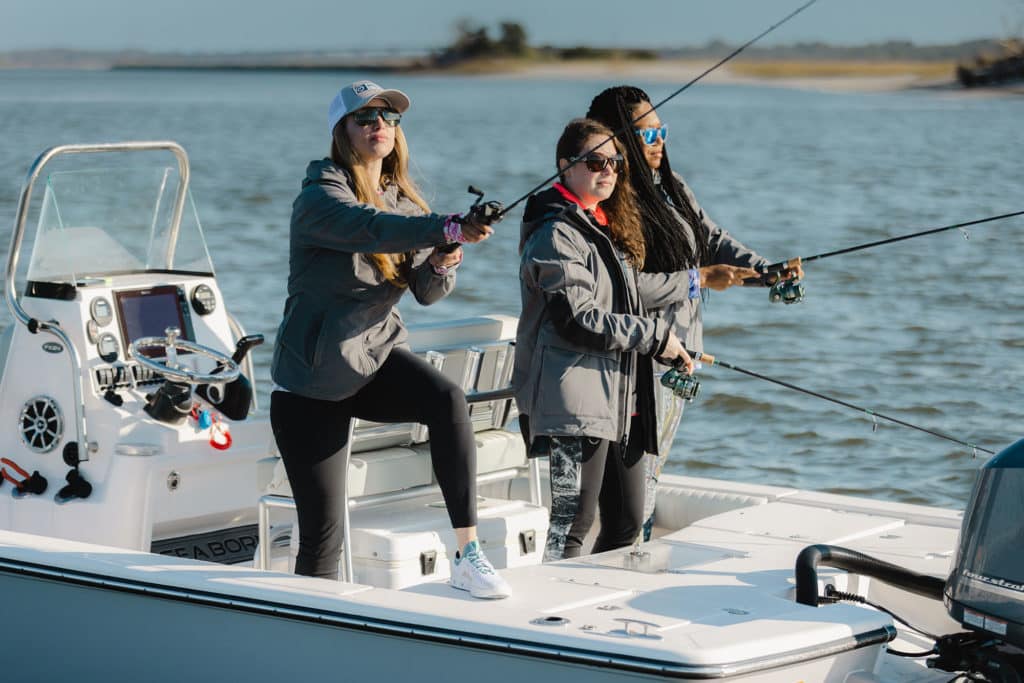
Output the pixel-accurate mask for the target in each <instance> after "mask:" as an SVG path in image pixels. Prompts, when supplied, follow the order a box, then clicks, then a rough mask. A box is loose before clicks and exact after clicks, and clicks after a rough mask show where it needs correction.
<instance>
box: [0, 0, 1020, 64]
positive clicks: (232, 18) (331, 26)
mask: <svg viewBox="0 0 1024 683" xmlns="http://www.w3.org/2000/svg"><path fill="white" fill-rule="evenodd" d="M803 2H805V0H642V2H623V1H622V0H511V1H508V0H506V1H503V2H488V1H487V0H377V1H376V2H373V1H372V0H363V1H357V0H301V1H300V2H295V1H293V2H284V1H282V0H274V1H272V2H271V1H270V0H164V1H163V2H156V1H154V0H0V52H6V51H10V50H22V49H36V48H55V47H57V48H73V49H90V50H119V49H145V50H150V51H160V52H167V51H181V52H197V51H198V52H234V51H275V50H304V49H312V50H345V49H348V50H359V49H368V48H376V49H384V50H392V49H405V50H419V49H427V48H435V47H439V46H442V45H445V44H447V43H448V42H450V41H451V39H452V36H453V35H454V28H453V27H454V25H455V22H456V21H458V20H459V19H460V18H467V19H470V20H472V21H473V22H475V23H477V24H480V25H485V26H488V27H490V29H491V33H492V35H495V34H496V33H497V26H498V23H499V22H501V21H516V22H519V23H520V24H522V25H523V26H524V27H525V28H526V32H527V36H528V38H529V41H530V43H532V44H535V45H539V44H552V45H559V46H568V45H578V44H586V45H601V46H630V47H650V48H665V47H684V46H696V45H703V44H704V43H706V42H708V41H709V40H712V39H722V40H725V41H727V42H730V43H740V42H743V41H745V40H748V39H750V38H752V37H753V36H755V35H757V34H758V33H760V32H761V31H762V30H764V29H766V28H768V27H769V26H771V25H772V24H774V23H775V22H776V21H778V20H779V19H781V18H782V17H784V16H785V15H786V14H788V13H789V12H790V11H792V10H794V9H796V8H797V7H799V6H800V5H801V4H803ZM1021 34H1024V0H817V3H816V4H814V5H812V6H811V7H810V8H808V9H807V10H806V11H804V12H803V13H801V14H800V15H799V16H797V17H796V18H794V19H793V20H792V21H790V22H789V23H787V24H786V25H785V26H783V27H782V28H780V29H778V30H777V31H776V32H774V33H773V34H772V35H771V36H770V37H769V38H767V39H766V40H764V41H763V42H762V44H764V45H777V44H790V43H795V42H807V41H821V42H826V43H831V44H835V45H857V44H863V43H868V42H879V41H885V40H911V41H913V42H914V43H917V44H920V45H932V44H941V43H954V42H960V41H964V40H971V39H975V38H992V37H995V38H1003V37H1007V36H1009V35H1018V36H1019V35H1021Z"/></svg>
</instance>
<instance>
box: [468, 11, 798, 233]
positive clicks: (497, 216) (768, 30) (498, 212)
mask: <svg viewBox="0 0 1024 683" xmlns="http://www.w3.org/2000/svg"><path fill="white" fill-rule="evenodd" d="M817 1H818V0H808V2H805V3H804V4H803V5H801V6H800V7H798V8H796V9H795V10H793V11H792V12H790V13H789V14H787V15H786V16H785V17H783V18H782V19H780V20H779V21H777V22H775V23H774V24H772V25H771V26H769V27H768V28H766V29H765V30H764V31H762V32H761V33H759V34H757V35H756V36H754V37H753V38H751V39H750V40H748V41H747V42H745V43H743V44H742V45H740V46H739V47H738V48H736V49H735V50H733V51H732V52H731V53H729V54H728V55H726V56H725V57H723V58H722V59H721V60H719V61H718V62H717V63H716V64H714V65H712V66H710V67H708V68H707V69H705V70H704V71H703V72H702V73H701V74H700V75H698V76H697V77H696V78H694V79H692V80H690V81H689V82H688V83H686V84H685V85H683V86H682V87H681V88H679V89H677V90H676V91H675V92H673V93H671V94H670V95H669V96H668V97H666V98H664V99H663V100H661V101H660V102H658V103H657V104H654V105H651V108H650V109H648V110H647V111H645V112H643V113H642V114H640V115H639V116H637V117H636V118H634V119H633V120H632V121H630V122H629V124H628V125H627V126H626V127H624V128H620V129H619V130H616V131H615V132H613V133H612V134H611V135H609V136H608V137H607V138H605V139H604V140H602V141H601V142H600V143H599V144H597V145H594V146H593V147H591V148H590V149H588V150H586V151H585V152H582V153H580V154H578V155H577V156H576V157H574V158H573V159H571V160H570V162H571V163H577V162H579V161H581V160H583V159H585V158H586V157H587V155H588V154H590V153H591V152H593V151H594V150H596V149H598V148H599V147H601V145H603V144H605V143H606V142H608V141H609V140H613V139H614V138H615V136H617V135H620V134H622V133H626V132H628V131H629V129H630V128H631V127H632V126H633V124H635V123H636V122H637V121H639V120H640V119H642V118H643V117H645V116H647V115H648V114H650V113H651V112H652V111H655V110H656V109H657V108H658V107H660V106H662V105H663V104H665V103H666V102H668V101H669V100H671V99H673V98H675V97H677V96H678V95H680V94H682V93H683V92H685V91H686V90H688V89H689V88H690V87H691V86H693V85H694V84H695V83H697V82H698V81H700V80H701V79H702V78H704V77H705V76H707V75H708V74H709V73H711V72H712V71H714V70H715V69H717V68H719V67H720V66H722V65H723V64H725V63H726V62H728V61H730V60H732V59H733V58H734V57H736V56H737V55H739V54H740V53H741V52H743V51H744V50H746V49H747V48H748V47H750V46H751V45H753V44H754V43H756V42H757V41H759V40H761V39H762V38H764V37H765V36H766V35H768V34H769V33H771V32H772V31H774V30H775V29H777V28H779V27H780V26H782V25H783V24H785V23H786V22H788V21H789V20H790V19H792V18H793V17H795V16H796V15H798V14H800V13H801V12H803V11H804V10H805V9H807V8H808V7H810V6H811V5H813V4H814V3H816V2H817ZM562 173H563V171H562V170H559V171H556V172H555V173H554V174H553V175H551V176H549V177H547V178H545V179H544V180H543V181H541V182H540V183H538V184H537V185H536V186H535V187H534V188H533V189H532V190H530V191H529V192H527V193H526V194H524V195H523V196H521V197H519V198H518V199H516V200H515V201H514V202H512V203H511V204H509V205H508V206H505V207H503V208H500V209H497V210H496V211H494V213H493V214H492V215H493V216H495V220H496V221H497V220H501V219H502V218H503V217H504V216H505V214H507V213H508V212H509V211H511V210H512V209H514V208H515V207H516V206H518V205H519V204H520V203H521V202H522V201H523V200H525V199H528V198H529V197H530V196H532V195H533V194H534V193H536V192H538V191H539V190H542V189H544V187H545V186H546V185H547V184H548V183H550V182H551V181H552V180H555V179H556V178H558V177H559V176H560V175H561V174H562ZM470 192H472V190H470ZM474 194H476V193H474ZM488 203H489V204H492V205H496V204H497V203H496V202H488Z"/></svg>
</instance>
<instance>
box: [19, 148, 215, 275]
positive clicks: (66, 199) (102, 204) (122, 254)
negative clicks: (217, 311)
mask: <svg viewBox="0 0 1024 683" xmlns="http://www.w3.org/2000/svg"><path fill="white" fill-rule="evenodd" d="M179 184H180V178H179V176H178V172H177V169H176V168H171V167H152V166H150V167H146V168H134V167H128V168H126V167H114V168H101V169H89V170H74V171H63V172H57V173H51V174H50V175H49V176H47V178H46V191H45V193H44V195H43V203H42V206H41V208H40V211H39V224H38V226H37V229H36V234H35V239H34V243H33V245H32V257H31V258H30V259H29V264H28V270H27V273H26V276H27V278H28V280H30V281H34V282H61V283H71V284H73V285H76V286H83V285H88V284H90V281H91V280H95V279H97V278H101V277H104V276H110V275H119V274H127V273H145V272H162V273H170V272H174V273H190V274H197V275H212V274H213V264H212V263H211V261H210V255H209V252H208V251H207V248H206V241H205V239H204V238H203V230H202V227H201V226H200V224H199V216H198V215H197V214H196V210H195V206H194V204H193V203H192V197H191V195H190V194H187V193H186V196H185V203H184V207H183V209H182V211H181V219H180V224H179V226H178V229H177V231H175V230H174V226H173V224H174V214H175V203H176V199H177V194H178V187H179Z"/></svg>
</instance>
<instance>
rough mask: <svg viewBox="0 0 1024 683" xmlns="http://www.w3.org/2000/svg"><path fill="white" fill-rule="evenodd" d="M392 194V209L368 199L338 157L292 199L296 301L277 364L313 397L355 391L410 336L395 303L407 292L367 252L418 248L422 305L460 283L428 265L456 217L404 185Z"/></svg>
mask: <svg viewBox="0 0 1024 683" xmlns="http://www.w3.org/2000/svg"><path fill="white" fill-rule="evenodd" d="M382 199H383V202H384V206H385V207H387V210H386V211H382V210H380V209H377V208H376V207H374V206H370V205H368V204H362V203H360V202H359V201H358V200H357V199H356V196H355V192H354V190H353V186H352V183H351V182H350V179H349V177H348V175H347V174H346V173H345V171H344V170H343V169H342V168H340V167H338V166H337V165H335V164H334V163H333V162H332V161H331V160H330V159H323V160H321V161H313V162H310V164H309V167H308V168H307V170H306V178H305V179H304V180H303V181H302V191H301V192H299V196H298V197H297V198H296V199H295V202H294V203H293V204H292V220H291V234H290V241H289V258H288V265H289V273H288V299H287V300H286V301H285V305H284V319H283V320H282V321H281V326H280V328H279V329H278V332H277V342H276V344H275V346H274V358H273V362H272V365H271V370H270V372H271V376H272V377H273V379H274V382H275V383H276V384H277V385H278V386H280V387H282V388H284V389H287V390H289V391H292V392H295V393H297V394H299V395H302V396H306V397H308V398H316V399H322V400H341V399H343V398H347V397H348V396H351V395H352V394H354V393H356V392H357V391H358V390H359V389H360V388H361V387H362V386H363V385H365V384H366V382H367V381H369V379H370V377H371V376H372V375H373V374H374V373H375V372H376V371H377V369H378V368H380V366H381V364H382V363H383V362H384V360H385V359H386V358H387V357H388V354H389V353H390V352H391V349H392V348H393V347H394V346H396V345H400V344H404V343H405V341H406V338H407V333H406V330H405V325H404V324H403V323H402V318H401V316H400V315H399V314H398V311H397V310H396V309H395V304H397V303H398V300H399V299H400V298H401V297H402V295H403V294H404V293H405V291H406V290H405V289H401V288H398V287H395V286H394V285H392V284H390V283H389V282H387V281H386V280H384V278H383V277H382V276H381V274H380V272H379V271H378V270H377V269H376V268H375V267H374V266H373V265H372V263H371V262H370V261H369V259H368V257H367V254H371V253H399V252H409V251H415V255H414V258H413V263H412V270H411V272H410V275H409V290H410V291H412V293H413V296H415V297H416V300H417V301H418V302H419V303H421V304H424V305H429V304H432V303H434V302H435V301H439V300H440V299H442V298H444V297H445V296H447V295H448V293H449V292H451V290H452V289H453V288H454V286H455V273H454V271H451V270H450V271H448V274H447V275H444V276H441V275H437V274H436V273H435V272H434V269H433V268H431V267H430V264H429V263H428V262H427V257H428V256H429V255H430V251H431V248H432V247H434V246H436V245H440V244H444V242H445V237H444V224H445V219H446V217H445V216H442V215H438V214H433V213H431V214H424V213H423V211H422V209H420V207H418V206H417V205H416V204H414V203H413V202H412V201H411V200H410V199H408V198H407V197H405V196H402V195H400V194H399V192H398V188H397V186H395V185H391V186H390V187H388V188H387V190H386V191H385V192H384V194H383V196H382Z"/></svg>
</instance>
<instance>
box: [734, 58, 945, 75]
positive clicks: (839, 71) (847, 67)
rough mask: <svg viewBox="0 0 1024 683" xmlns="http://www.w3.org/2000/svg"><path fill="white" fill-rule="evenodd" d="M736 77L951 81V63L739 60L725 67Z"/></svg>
mask: <svg viewBox="0 0 1024 683" xmlns="http://www.w3.org/2000/svg"><path fill="white" fill-rule="evenodd" d="M729 69H730V70H731V71H732V72H733V73H734V74H736V75H737V76H748V77H751V78H856V77H869V78H879V77H885V76H908V75H909V76H915V77H917V78H922V79H924V78H927V79H942V78H945V79H952V78H954V76H955V74H956V64H955V63H954V62H914V61H897V60H892V61H803V60H799V61H798V60H788V61H756V62H754V61H742V60H738V61H735V62H733V63H732V64H730V65H729Z"/></svg>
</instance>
